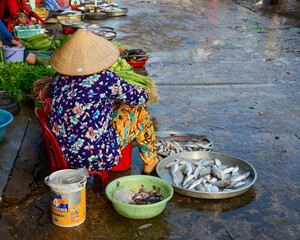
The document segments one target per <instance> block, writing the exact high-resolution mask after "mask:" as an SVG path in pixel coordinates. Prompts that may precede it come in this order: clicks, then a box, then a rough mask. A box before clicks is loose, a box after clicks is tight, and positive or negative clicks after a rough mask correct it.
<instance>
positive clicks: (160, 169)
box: [156, 152, 257, 199]
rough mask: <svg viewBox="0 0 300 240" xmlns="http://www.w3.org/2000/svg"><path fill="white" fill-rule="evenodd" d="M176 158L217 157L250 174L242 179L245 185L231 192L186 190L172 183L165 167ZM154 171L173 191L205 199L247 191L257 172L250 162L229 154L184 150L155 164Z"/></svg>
mask: <svg viewBox="0 0 300 240" xmlns="http://www.w3.org/2000/svg"><path fill="white" fill-rule="evenodd" d="M178 158H184V159H186V160H188V161H191V162H193V161H195V160H198V159H203V158H205V159H208V160H212V159H215V158H218V159H219V160H220V161H221V162H222V164H224V165H227V166H228V167H235V166H236V165H237V166H238V167H239V173H240V174H243V173H245V172H247V171H250V176H249V177H248V178H247V179H246V180H244V181H245V182H246V183H245V185H243V186H241V187H238V188H236V189H235V190H232V191H231V192H201V191H197V190H188V189H185V188H182V187H179V186H176V185H175V184H174V183H173V180H172V177H171V175H170V172H169V169H167V168H165V166H166V164H168V163H169V162H173V161H175V159H178ZM156 172H157V174H158V176H159V177H161V178H162V179H164V180H166V181H168V182H169V183H170V184H171V185H172V186H173V188H174V190H175V192H177V193H180V194H182V195H185V196H189V197H195V198H205V199H224V198H231V197H235V196H239V195H241V194H243V193H245V192H247V191H248V190H249V189H250V188H251V187H252V185H253V184H254V183H255V181H256V179H257V173H256V171H255V169H254V167H253V166H252V165H251V164H250V163H248V162H246V161H244V160H242V159H239V158H236V157H233V156H229V155H226V154H223V153H216V152H185V153H179V154H176V155H173V156H169V157H167V158H165V159H163V160H162V161H161V162H160V163H158V164H157V166H156Z"/></svg>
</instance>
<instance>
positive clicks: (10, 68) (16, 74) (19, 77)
mask: <svg viewBox="0 0 300 240" xmlns="http://www.w3.org/2000/svg"><path fill="white" fill-rule="evenodd" d="M54 73H55V71H54V70H53V69H52V68H51V67H44V66H40V65H28V64H27V63H26V62H10V63H8V64H7V65H1V66H0V89H1V90H4V91H6V92H10V93H11V94H12V95H13V96H14V97H16V98H18V100H19V101H24V100H26V94H28V93H30V91H31V89H32V84H33V83H34V82H35V81H37V80H39V79H41V78H45V77H48V76H51V75H53V74H54Z"/></svg>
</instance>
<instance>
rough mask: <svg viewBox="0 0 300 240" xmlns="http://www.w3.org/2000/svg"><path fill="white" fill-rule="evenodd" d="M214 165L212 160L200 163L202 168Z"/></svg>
mask: <svg viewBox="0 0 300 240" xmlns="http://www.w3.org/2000/svg"><path fill="white" fill-rule="evenodd" d="M214 164H215V161H214V160H206V161H205V162H203V163H202V166H203V167H208V166H213V165H214Z"/></svg>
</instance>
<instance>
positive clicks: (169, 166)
mask: <svg viewBox="0 0 300 240" xmlns="http://www.w3.org/2000/svg"><path fill="white" fill-rule="evenodd" d="M174 164H176V162H169V163H167V164H166V165H165V168H171V167H172V166H173V165H174Z"/></svg>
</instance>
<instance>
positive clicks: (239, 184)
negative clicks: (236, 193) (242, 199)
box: [234, 182, 246, 188]
mask: <svg viewBox="0 0 300 240" xmlns="http://www.w3.org/2000/svg"><path fill="white" fill-rule="evenodd" d="M245 183H246V182H238V183H237V184H236V185H235V186H234V188H237V187H241V186H243V185H245Z"/></svg>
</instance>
